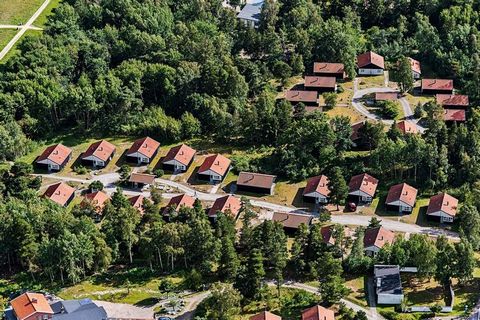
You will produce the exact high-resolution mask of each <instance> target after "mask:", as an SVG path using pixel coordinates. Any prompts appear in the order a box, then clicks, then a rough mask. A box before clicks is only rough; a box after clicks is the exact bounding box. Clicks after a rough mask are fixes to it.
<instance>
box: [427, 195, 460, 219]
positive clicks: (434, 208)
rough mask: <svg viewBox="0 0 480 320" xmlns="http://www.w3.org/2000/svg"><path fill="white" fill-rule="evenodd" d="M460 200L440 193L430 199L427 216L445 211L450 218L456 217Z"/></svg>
mask: <svg viewBox="0 0 480 320" xmlns="http://www.w3.org/2000/svg"><path fill="white" fill-rule="evenodd" d="M457 207H458V199H456V198H454V197H452V196H451V195H449V194H447V193H440V194H437V195H435V196H433V197H431V198H430V202H429V204H428V209H427V214H432V213H434V212H438V211H443V212H445V213H446V214H448V215H449V216H452V217H455V215H456V214H457Z"/></svg>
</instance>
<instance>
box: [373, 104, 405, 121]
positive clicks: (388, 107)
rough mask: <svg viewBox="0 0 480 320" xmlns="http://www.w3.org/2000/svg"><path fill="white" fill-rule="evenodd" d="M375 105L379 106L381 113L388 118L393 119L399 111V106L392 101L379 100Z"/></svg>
mask: <svg viewBox="0 0 480 320" xmlns="http://www.w3.org/2000/svg"><path fill="white" fill-rule="evenodd" d="M377 106H378V107H380V108H381V113H382V115H383V116H385V117H387V118H389V119H395V118H396V117H398V115H399V113H400V112H399V110H398V107H399V106H398V104H397V103H396V102H394V101H381V102H378V103H377Z"/></svg>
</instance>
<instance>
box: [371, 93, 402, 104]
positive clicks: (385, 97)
mask: <svg viewBox="0 0 480 320" xmlns="http://www.w3.org/2000/svg"><path fill="white" fill-rule="evenodd" d="M396 100H398V92H375V101H377V102H378V101H396Z"/></svg>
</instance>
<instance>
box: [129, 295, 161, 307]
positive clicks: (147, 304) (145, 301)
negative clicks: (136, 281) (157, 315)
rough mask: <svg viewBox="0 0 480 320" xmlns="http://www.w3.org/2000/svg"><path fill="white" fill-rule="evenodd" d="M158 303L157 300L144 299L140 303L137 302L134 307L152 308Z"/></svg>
mask: <svg viewBox="0 0 480 320" xmlns="http://www.w3.org/2000/svg"><path fill="white" fill-rule="evenodd" d="M157 303H158V298H153V297H150V298H146V299H143V300H140V301H137V302H136V303H135V304H134V305H135V306H137V307H152V306H154V305H155V304H157Z"/></svg>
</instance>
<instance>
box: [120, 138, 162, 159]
mask: <svg viewBox="0 0 480 320" xmlns="http://www.w3.org/2000/svg"><path fill="white" fill-rule="evenodd" d="M158 147H160V142H158V141H155V140H153V139H152V138H150V137H145V138H142V139H138V140H136V141H135V142H134V143H133V144H132V146H131V147H130V149H128V151H127V155H128V154H132V153H135V152H138V153H140V154H143V155H144V156H145V157H147V158H151V157H153V155H154V154H155V152H156V151H157V149H158Z"/></svg>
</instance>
